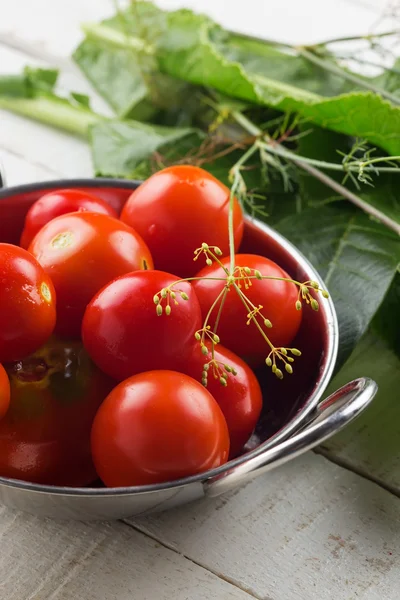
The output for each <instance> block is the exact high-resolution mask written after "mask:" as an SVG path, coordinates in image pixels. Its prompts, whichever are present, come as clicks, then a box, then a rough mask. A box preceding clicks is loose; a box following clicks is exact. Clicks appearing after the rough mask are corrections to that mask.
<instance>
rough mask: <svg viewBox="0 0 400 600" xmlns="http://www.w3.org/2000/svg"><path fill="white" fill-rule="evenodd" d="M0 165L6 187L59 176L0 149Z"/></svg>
mask: <svg viewBox="0 0 400 600" xmlns="http://www.w3.org/2000/svg"><path fill="white" fill-rule="evenodd" d="M0 165H1V167H2V172H3V173H4V174H5V177H6V184H7V186H10V185H20V184H21V183H31V182H32V181H48V180H50V179H58V178H60V177H61V174H60V173H59V172H58V171H53V170H51V169H49V168H47V167H46V168H45V167H42V166H41V165H37V164H35V163H32V162H30V161H28V160H26V159H25V158H23V157H21V156H17V155H16V154H12V153H11V152H9V151H7V150H4V148H0Z"/></svg>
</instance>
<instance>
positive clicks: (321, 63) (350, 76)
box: [296, 46, 400, 104]
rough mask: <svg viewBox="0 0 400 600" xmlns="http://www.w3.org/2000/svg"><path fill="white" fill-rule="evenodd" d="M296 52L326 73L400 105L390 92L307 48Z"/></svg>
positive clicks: (300, 47)
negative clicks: (328, 72)
mask: <svg viewBox="0 0 400 600" xmlns="http://www.w3.org/2000/svg"><path fill="white" fill-rule="evenodd" d="M296 51H297V53H298V54H300V56H302V57H303V58H305V59H306V60H308V61H310V62H312V63H313V64H314V65H317V66H318V67H321V68H322V69H324V70H325V71H330V72H331V73H334V74H335V75H338V76H339V77H342V78H343V79H347V80H348V81H351V82H352V83H354V84H355V85H358V86H360V87H362V88H364V89H366V90H369V91H371V92H375V94H378V95H379V96H382V97H383V98H386V99H387V100H390V101H391V102H393V104H400V98H399V97H398V96H395V95H394V94H391V93H390V92H388V91H386V90H384V89H382V88H380V87H377V86H376V85H373V84H372V83H370V82H369V81H367V80H366V79H363V78H362V77H359V76H358V75H355V74H354V73H350V71H347V70H346V69H342V68H341V67H339V66H337V65H335V64H334V63H333V62H331V61H329V60H325V59H323V58H319V57H318V56H316V55H315V54H314V52H310V51H309V50H307V49H306V48H305V47H303V46H298V47H297V48H296Z"/></svg>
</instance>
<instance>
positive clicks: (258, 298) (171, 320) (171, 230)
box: [0, 165, 301, 487]
mask: <svg viewBox="0 0 400 600" xmlns="http://www.w3.org/2000/svg"><path fill="white" fill-rule="evenodd" d="M229 206H230V191H229V189H228V188H227V187H226V186H225V185H223V184H222V183H221V182H219V181H218V180H217V179H215V178H214V177H213V176H211V175H210V174H209V173H207V172H206V171H204V170H202V169H200V168H198V167H193V166H188V165H182V166H175V167H169V168H166V169H164V170H162V171H159V172H158V173H155V174H154V175H153V176H151V177H150V178H149V179H148V180H147V181H146V182H144V183H143V184H142V185H140V187H139V188H137V189H136V190H135V191H134V192H133V193H132V194H131V196H130V197H129V198H128V200H127V202H126V204H125V206H124V207H123V209H122V213H121V214H120V215H118V214H117V213H116V211H115V210H114V209H113V208H112V207H111V206H110V205H108V204H107V203H106V202H105V201H103V200H101V199H100V198H98V197H96V196H95V195H93V194H91V193H90V194H89V193H87V192H85V191H80V190H74V189H63V190H57V191H53V192H49V193H47V194H45V195H43V196H42V197H41V198H39V200H37V201H36V202H35V203H34V204H33V205H32V206H31V208H30V210H29V211H28V213H27V215H26V218H25V226H24V230H23V233H22V236H21V241H20V246H15V245H11V244H5V243H0V286H1V287H0V363H1V365H0V476H3V477H11V478H16V479H22V480H25V481H31V482H36V483H44V484H50V485H64V486H86V485H90V484H92V483H93V482H95V481H96V480H97V479H98V478H100V479H101V481H102V482H103V484H104V485H106V486H112V487H114V486H117V487H118V486H131V485H144V484H152V483H160V482H165V481H171V480H175V479H179V478H182V477H185V476H188V475H194V474H197V473H201V472H204V471H207V470H209V469H212V468H214V467H218V466H220V465H222V464H224V463H225V462H226V461H227V460H228V459H230V458H232V457H235V456H237V455H239V454H240V452H241V451H242V450H243V447H244V445H245V444H246V442H247V441H248V439H249V437H250V436H251V434H252V432H253V430H254V427H255V425H256V423H257V420H258V418H259V416H260V412H261V409H262V395H261V390H260V385H259V383H258V380H257V378H256V376H255V374H254V372H253V370H252V368H253V367H255V366H257V365H259V364H261V363H262V362H263V361H264V360H265V357H266V355H267V354H268V348H266V343H265V339H263V337H262V336H260V335H259V331H258V330H257V327H254V326H249V319H248V314H247V312H248V311H247V310H246V307H245V306H243V303H242V302H241V298H240V297H239V295H238V294H236V293H234V291H233V290H229V292H228V293H227V294H226V298H225V300H224V302H223V306H222V307H220V308H221V310H218V311H215V310H213V305H214V303H215V300H216V298H217V297H218V295H219V294H221V292H222V291H223V290H224V287H225V286H226V272H227V270H229V264H230V248H229V233H228V217H229ZM231 225H232V229H231V231H232V232H233V239H234V246H235V252H236V254H235V264H236V265H237V267H243V269H245V272H246V273H248V272H250V271H251V272H258V273H262V274H263V275H268V276H271V277H276V278H277V279H268V280H265V279H254V278H253V280H252V281H251V282H250V283H251V284H250V285H248V284H247V283H248V282H246V281H244V284H245V287H246V295H247V297H248V298H249V300H251V302H252V303H253V305H254V306H263V307H264V310H265V312H266V313H267V314H268V319H269V320H270V322H271V323H272V324H273V327H272V329H271V330H270V340H271V342H272V343H273V344H275V345H277V346H282V347H283V346H287V345H288V344H290V342H291V341H292V340H293V338H294V337H295V335H296V333H297V331H298V329H299V326H300V321H301V311H299V310H296V300H297V297H298V290H297V288H296V286H295V285H294V284H293V283H291V282H290V281H287V280H286V281H285V280H282V279H285V278H288V275H287V274H286V273H285V272H284V271H283V270H282V269H281V268H280V267H279V266H278V265H277V264H275V263H274V262H272V261H271V260H269V259H268V258H266V257H262V256H255V255H250V254H240V243H241V239H242V234H243V215H242V210H241V207H240V205H239V203H238V202H237V200H236V199H235V200H234V209H233V213H232V220H231ZM205 243H207V244H210V245H211V244H212V247H213V248H216V250H215V252H217V254H218V256H219V257H220V259H219V260H218V261H217V262H213V261H211V260H210V259H209V257H207V255H206V254H205V253H204V252H203V251H202V250H201V249H202V248H203V247H204V244H205ZM196 249H198V252H197V254H194V252H195V251H196ZM194 258H196V260H194ZM210 263H211V264H210ZM171 286H172V287H171ZM166 290H168V294H167V291H166ZM172 290H173V293H171V291H172ZM207 317H208V323H209V326H210V331H212V332H214V333H213V334H212V337H210V336H209V337H207V336H206V342H205V343H202V344H201V343H199V339H200V334H199V332H201V331H202V328H203V324H204V321H205V319H206V318H207ZM215 331H218V335H216V333H215ZM209 338H210V339H209ZM212 352H213V354H212ZM211 358H212V360H211ZM249 365H251V367H250V366H249ZM289 372H290V371H289Z"/></svg>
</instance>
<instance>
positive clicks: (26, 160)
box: [0, 145, 65, 187]
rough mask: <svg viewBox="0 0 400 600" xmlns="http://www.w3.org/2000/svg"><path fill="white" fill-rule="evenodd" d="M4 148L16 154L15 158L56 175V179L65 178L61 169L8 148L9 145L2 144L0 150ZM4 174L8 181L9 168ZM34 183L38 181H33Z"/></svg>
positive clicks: (53, 175)
mask: <svg viewBox="0 0 400 600" xmlns="http://www.w3.org/2000/svg"><path fill="white" fill-rule="evenodd" d="M2 150H4V152H6V153H7V154H10V155H11V156H14V158H18V159H20V160H22V161H24V162H26V163H28V164H29V165H32V166H33V167H37V168H38V169H40V170H42V171H44V172H46V173H48V174H49V175H51V176H52V177H54V178H55V179H65V175H63V173H61V172H60V171H55V170H54V169H53V168H52V167H49V166H48V165H47V164H46V165H45V164H43V163H41V162H40V161H39V162H37V161H35V160H31V159H30V158H27V157H26V156H25V155H24V154H20V153H19V152H16V151H15V150H11V149H10V148H8V147H7V146H4V145H1V146H0V152H1V151H2ZM4 171H5V172H4V175H5V179H6V181H7V170H6V169H4ZM32 183H36V181H35V182H32ZM14 185H23V184H21V183H15V184H14ZM14 185H13V186H6V187H14Z"/></svg>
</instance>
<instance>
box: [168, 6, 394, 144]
mask: <svg viewBox="0 0 400 600" xmlns="http://www.w3.org/2000/svg"><path fill="white" fill-rule="evenodd" d="M231 43H232V42H231V37H230V36H229V35H228V34H227V33H226V32H224V31H223V30H222V29H221V28H219V27H218V26H217V25H215V23H213V22H212V21H211V20H210V19H208V18H207V17H204V16H202V15H196V14H193V13H192V12H190V11H188V10H181V11H176V12H174V13H169V15H168V29H167V30H166V32H165V35H164V36H163V37H162V38H161V40H160V42H159V44H158V47H157V57H158V62H159V68H160V70H161V71H163V72H164V73H167V74H169V75H172V76H174V77H178V78H181V79H184V80H186V81H190V82H191V83H194V84H201V85H205V86H210V87H213V88H215V89H217V90H219V91H221V92H223V93H224V94H226V95H230V96H233V97H236V98H240V99H242V100H249V101H251V102H253V103H256V104H266V105H269V106H272V107H274V108H277V109H279V110H282V111H285V112H298V113H299V114H300V115H302V116H303V117H305V118H307V119H308V120H309V121H310V122H312V123H316V124H318V125H321V126H323V127H325V128H328V129H332V130H334V131H338V132H341V133H346V134H348V135H352V136H358V137H362V138H366V139H368V140H370V141H371V142H372V143H374V144H376V145H378V146H380V147H382V148H384V149H385V150H387V151H388V152H389V153H392V154H400V108H398V107H395V106H393V105H392V104H390V103H389V102H387V101H386V100H383V99H382V98H381V97H380V96H378V95H376V94H374V93H372V92H351V93H346V94H340V95H339V96H333V97H331V98H324V97H323V96H322V95H321V94H320V93H318V94H317V93H315V92H314V91H310V87H311V85H310V81H309V79H307V78H305V79H304V82H308V83H304V84H303V82H302V80H301V78H300V77H299V78H298V79H297V80H293V79H292V78H291V76H290V72H288V73H287V74H286V76H285V74H284V73H285V71H284V68H283V66H282V64H284V63H283V62H282V64H281V65H280V66H281V67H282V68H281V72H280V73H279V78H277V73H278V71H277V70H276V72H272V71H268V72H267V71H266V69H265V68H263V69H262V71H261V70H256V67H255V62H254V60H252V61H251V63H250V67H248V65H249V61H250V59H249V56H248V54H247V55H246V56H247V58H246V57H245V55H244V54H243V53H242V54H241V55H240V56H239V53H237V52H236V54H235V56H234V57H235V59H237V60H232V59H231V56H232V51H231ZM275 52H276V51H275ZM283 56H285V58H286V55H283ZM239 58H240V61H239ZM282 61H283V59H282ZM288 63H291V61H290V60H289V59H288ZM329 89H330V90H331V91H332V90H333V89H334V86H330V87H329Z"/></svg>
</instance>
